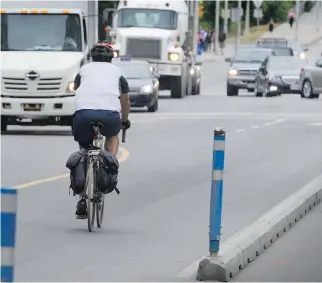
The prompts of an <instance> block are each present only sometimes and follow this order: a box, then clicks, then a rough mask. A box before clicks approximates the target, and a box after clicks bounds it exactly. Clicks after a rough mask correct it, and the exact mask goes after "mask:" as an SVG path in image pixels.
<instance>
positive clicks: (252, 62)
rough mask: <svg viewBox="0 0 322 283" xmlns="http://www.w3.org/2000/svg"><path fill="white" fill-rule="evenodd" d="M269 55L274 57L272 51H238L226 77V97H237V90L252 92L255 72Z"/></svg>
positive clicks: (262, 49)
mask: <svg viewBox="0 0 322 283" xmlns="http://www.w3.org/2000/svg"><path fill="white" fill-rule="evenodd" d="M270 55H274V52H273V50H272V49H265V48H256V47H254V48H243V49H239V50H238V52H237V54H236V56H235V57H234V58H233V59H230V58H226V62H231V64H230V67H229V70H228V75H227V95H228V96H236V95H238V91H239V89H247V90H248V91H249V92H251V91H254V88H255V78H256V74H257V71H258V69H259V67H260V66H261V64H262V63H263V61H264V60H265V59H266V58H267V57H268V56H270Z"/></svg>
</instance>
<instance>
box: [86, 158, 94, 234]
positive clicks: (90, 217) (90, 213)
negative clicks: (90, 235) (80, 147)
mask: <svg viewBox="0 0 322 283" xmlns="http://www.w3.org/2000/svg"><path fill="white" fill-rule="evenodd" d="M87 168H88V169H87V176H86V179H87V184H86V191H87V226H88V231H89V232H92V231H93V228H94V222H95V205H94V202H93V191H94V170H93V164H88V167H87Z"/></svg>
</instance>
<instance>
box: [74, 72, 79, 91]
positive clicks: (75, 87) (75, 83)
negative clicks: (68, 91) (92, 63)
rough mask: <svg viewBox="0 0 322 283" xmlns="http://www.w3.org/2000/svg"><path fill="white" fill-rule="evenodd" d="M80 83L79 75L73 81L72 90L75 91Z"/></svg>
mask: <svg viewBox="0 0 322 283" xmlns="http://www.w3.org/2000/svg"><path fill="white" fill-rule="evenodd" d="M80 83H81V77H80V74H77V75H76V77H75V80H74V90H77V89H78V88H79V86H80Z"/></svg>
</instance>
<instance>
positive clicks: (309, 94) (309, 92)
mask: <svg viewBox="0 0 322 283" xmlns="http://www.w3.org/2000/svg"><path fill="white" fill-rule="evenodd" d="M314 96H315V95H314V93H313V88H312V84H311V82H310V81H309V80H305V81H304V83H303V85H302V93H301V97H303V98H314Z"/></svg>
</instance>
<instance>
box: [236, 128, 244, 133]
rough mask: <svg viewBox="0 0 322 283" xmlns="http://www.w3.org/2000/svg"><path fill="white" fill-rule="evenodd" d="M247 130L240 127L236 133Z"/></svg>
mask: <svg viewBox="0 0 322 283" xmlns="http://www.w3.org/2000/svg"><path fill="white" fill-rule="evenodd" d="M244 131H245V129H238V130H236V133H241V132H244Z"/></svg>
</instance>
